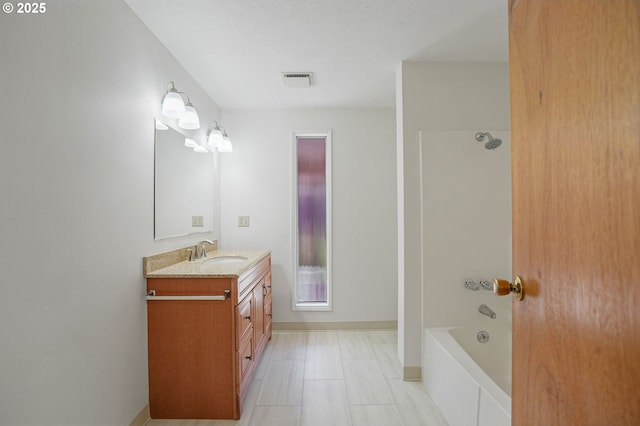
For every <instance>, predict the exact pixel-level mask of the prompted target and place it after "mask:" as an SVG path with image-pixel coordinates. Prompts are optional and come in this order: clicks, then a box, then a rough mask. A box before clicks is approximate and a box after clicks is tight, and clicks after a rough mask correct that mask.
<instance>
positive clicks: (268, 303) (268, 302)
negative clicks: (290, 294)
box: [264, 272, 273, 340]
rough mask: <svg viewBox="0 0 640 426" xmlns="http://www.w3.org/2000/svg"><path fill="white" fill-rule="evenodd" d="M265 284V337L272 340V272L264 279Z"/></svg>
mask: <svg viewBox="0 0 640 426" xmlns="http://www.w3.org/2000/svg"><path fill="white" fill-rule="evenodd" d="M264 280H265V281H264V286H265V289H266V291H265V294H266V296H265V298H264V334H265V337H266V338H267V339H269V340H271V320H272V318H273V317H272V315H271V272H269V273H268V274H267V276H266V277H265V279H264Z"/></svg>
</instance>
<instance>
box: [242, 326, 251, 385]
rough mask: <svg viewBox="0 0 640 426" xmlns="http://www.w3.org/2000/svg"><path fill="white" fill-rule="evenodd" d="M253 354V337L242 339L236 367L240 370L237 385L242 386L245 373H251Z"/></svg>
mask: <svg viewBox="0 0 640 426" xmlns="http://www.w3.org/2000/svg"><path fill="white" fill-rule="evenodd" d="M253 352H254V351H253V336H251V335H249V336H247V337H246V338H244V339H242V341H241V342H240V349H239V350H238V358H239V359H238V366H239V368H240V371H239V373H240V374H239V376H240V377H239V380H238V384H242V382H244V378H245V377H246V375H247V373H249V371H251V366H252V365H253Z"/></svg>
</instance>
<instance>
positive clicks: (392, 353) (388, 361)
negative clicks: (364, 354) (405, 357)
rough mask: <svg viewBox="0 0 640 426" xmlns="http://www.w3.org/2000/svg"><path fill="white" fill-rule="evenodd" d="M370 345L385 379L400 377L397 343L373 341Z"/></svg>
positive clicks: (400, 368)
mask: <svg viewBox="0 0 640 426" xmlns="http://www.w3.org/2000/svg"><path fill="white" fill-rule="evenodd" d="M371 346H372V347H373V352H374V353H375V354H376V360H377V361H378V364H379V365H380V368H381V369H382V374H384V377H386V378H387V379H400V378H402V365H401V364H400V360H399V359H398V345H396V344H395V343H375V344H372V345H371Z"/></svg>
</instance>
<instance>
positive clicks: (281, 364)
mask: <svg viewBox="0 0 640 426" xmlns="http://www.w3.org/2000/svg"><path fill="white" fill-rule="evenodd" d="M303 376H304V361H291V360H280V361H274V360H273V359H272V360H271V361H270V362H269V367H268V369H267V373H266V374H265V376H264V379H262V386H261V387H260V393H259V394H258V399H257V400H256V405H300V404H301V403H302V381H303ZM254 410H255V408H254Z"/></svg>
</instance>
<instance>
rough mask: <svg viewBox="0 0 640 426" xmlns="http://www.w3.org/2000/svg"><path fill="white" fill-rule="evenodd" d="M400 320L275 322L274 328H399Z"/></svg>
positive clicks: (290, 329)
mask: <svg viewBox="0 0 640 426" xmlns="http://www.w3.org/2000/svg"><path fill="white" fill-rule="evenodd" d="M397 329H398V321H346V322H274V323H273V330H280V331H283V330H289V331H298V330H397Z"/></svg>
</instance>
